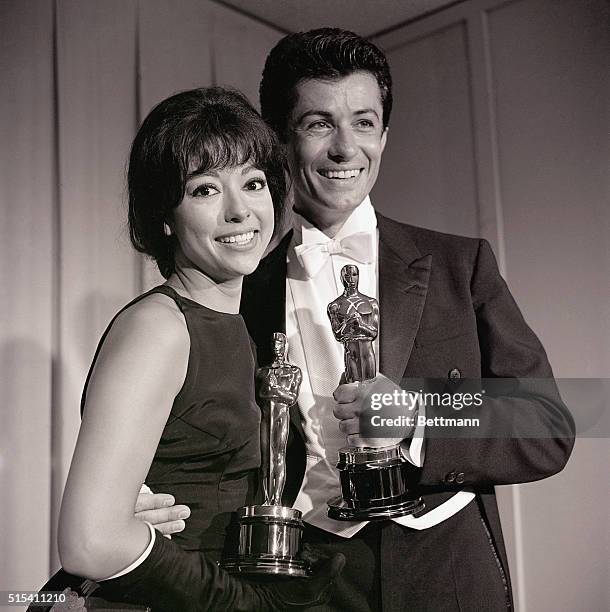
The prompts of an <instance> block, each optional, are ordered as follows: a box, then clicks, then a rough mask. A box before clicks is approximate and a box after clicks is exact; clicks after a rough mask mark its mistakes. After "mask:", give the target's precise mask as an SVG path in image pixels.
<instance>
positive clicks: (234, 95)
mask: <svg viewBox="0 0 610 612" xmlns="http://www.w3.org/2000/svg"><path fill="white" fill-rule="evenodd" d="M245 163H251V164H252V165H254V166H255V167H256V168H259V169H260V170H262V171H263V172H264V173H265V176H266V177H267V184H268V185H269V191H270V192H271V197H272V198H273V207H274V212H275V222H276V227H279V219H280V216H281V210H282V205H283V203H284V198H285V196H286V175H285V159H284V155H283V153H282V149H281V146H280V144H279V142H278V139H277V136H276V135H275V133H274V132H273V130H272V129H271V128H270V127H269V126H268V125H267V124H266V123H265V122H264V121H263V120H262V118H261V117H260V115H259V114H258V113H257V112H256V111H255V110H254V108H253V107H252V106H251V104H250V103H249V102H248V100H247V99H246V97H245V96H244V95H243V94H241V93H239V92H237V91H234V90H228V89H223V88H220V87H208V88H200V89H192V90H189V91H183V92H181V93H178V94H176V95H174V96H171V97H170V98H167V100H163V102H161V103H159V104H158V105H157V106H155V108H153V110H152V111H151V112H150V114H149V115H148V116H147V117H146V119H144V122H143V123H142V125H141V126H140V129H139V130H138V133H137V135H136V137H135V140H134V141H133V145H132V147H131V154H130V157H129V170H128V172H127V185H128V190H129V234H130V238H131V243H132V244H133V246H134V248H136V249H137V250H138V251H140V252H141V253H146V254H147V255H150V256H151V257H153V258H154V259H155V261H156V262H157V266H158V267H159V271H160V272H161V274H162V275H163V276H164V277H165V278H168V277H169V276H170V275H171V274H172V272H173V271H174V252H175V248H176V238H175V236H173V235H172V236H166V235H165V232H164V227H163V224H164V223H165V222H167V221H170V220H171V218H172V211H173V209H174V208H176V207H177V206H178V205H179V204H180V202H181V201H182V198H183V197H184V192H185V187H186V177H187V174H188V173H189V172H191V171H192V170H193V166H194V167H195V169H196V170H197V171H202V172H206V171H208V170H221V169H223V168H227V167H232V166H238V165H241V164H245Z"/></svg>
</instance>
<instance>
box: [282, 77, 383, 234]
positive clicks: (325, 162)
mask: <svg viewBox="0 0 610 612" xmlns="http://www.w3.org/2000/svg"><path fill="white" fill-rule="evenodd" d="M386 137H387V130H384V128H383V107H382V104H381V93H380V91H379V86H378V85H377V81H376V79H375V77H374V76H373V75H372V74H371V73H369V72H362V71H360V72H354V73H353V74H351V75H349V76H346V77H342V78H339V79H333V80H321V79H307V80H303V81H301V82H300V83H298V85H297V86H296V104H295V107H294V110H293V111H292V116H291V119H290V125H289V129H288V136H287V140H288V152H289V155H288V157H289V162H290V170H291V175H292V180H293V189H294V198H295V208H296V210H297V211H298V212H299V213H301V214H302V215H303V216H304V217H306V218H307V219H308V220H309V221H310V222H312V223H314V225H316V226H318V227H320V228H321V229H325V225H328V224H329V222H330V223H334V224H337V223H339V224H342V223H343V222H345V220H346V219H347V218H348V217H349V215H350V214H351V213H352V211H353V210H354V209H355V208H356V207H357V206H358V205H359V204H360V203H361V202H362V200H364V198H365V197H366V196H367V195H368V194H369V192H370V191H371V189H372V187H373V185H374V184H375V181H376V179H377V174H378V173H379V163H380V161H381V154H382V153H383V149H384V148H385V143H386Z"/></svg>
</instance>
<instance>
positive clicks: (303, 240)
mask: <svg viewBox="0 0 610 612" xmlns="http://www.w3.org/2000/svg"><path fill="white" fill-rule="evenodd" d="M376 230H377V215H375V209H374V208H373V205H372V204H371V198H370V197H369V196H368V195H367V196H366V198H364V200H362V202H361V203H360V204H359V205H358V206H357V207H356V208H355V209H354V210H353V211H352V214H351V215H350V216H349V217H348V218H347V221H346V222H345V223H344V224H343V227H342V228H341V229H340V230H339V231H338V232H337V235H336V236H335V238H334V240H341V239H342V238H345V237H346V236H351V235H352V234H355V233H356V232H366V233H367V234H375V236H376ZM294 234H295V238H296V239H297V244H321V243H324V242H329V241H330V240H331V238H329V237H328V236H327V235H326V234H324V233H323V232H321V231H320V230H319V229H318V228H317V227H316V226H315V225H313V224H312V223H310V222H309V221H307V219H305V218H304V217H302V216H301V215H299V214H298V213H297V212H295V213H294Z"/></svg>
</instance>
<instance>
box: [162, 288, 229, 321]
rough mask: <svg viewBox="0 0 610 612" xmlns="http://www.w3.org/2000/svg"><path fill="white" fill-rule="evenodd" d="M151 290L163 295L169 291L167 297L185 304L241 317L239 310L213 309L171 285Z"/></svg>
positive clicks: (220, 314)
mask: <svg viewBox="0 0 610 612" xmlns="http://www.w3.org/2000/svg"><path fill="white" fill-rule="evenodd" d="M151 292H160V293H165V295H168V293H169V295H168V297H171V298H172V299H174V300H176V301H181V302H184V303H186V304H190V305H192V306H195V307H196V308H201V309H203V310H206V311H207V312H210V313H212V314H215V315H219V316H225V317H241V314H240V313H239V312H224V311H223V310H214V309H213V308H210V307H209V306H205V305H204V304H202V303H201V302H196V301H195V300H192V299H191V298H189V297H186V296H185V295H182V294H181V293H178V292H177V291H176V289H174V287H172V286H171V285H157V287H155V288H154V289H151Z"/></svg>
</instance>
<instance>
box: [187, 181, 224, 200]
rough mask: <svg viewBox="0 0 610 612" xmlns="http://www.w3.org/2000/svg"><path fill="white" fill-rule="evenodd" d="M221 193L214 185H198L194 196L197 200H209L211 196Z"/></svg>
mask: <svg viewBox="0 0 610 612" xmlns="http://www.w3.org/2000/svg"><path fill="white" fill-rule="evenodd" d="M217 193H220V190H219V189H218V188H216V187H215V186H214V185H205V184H204V185H198V186H197V187H195V189H193V193H192V196H193V197H195V198H209V197H210V196H213V195H216V194H217Z"/></svg>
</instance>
